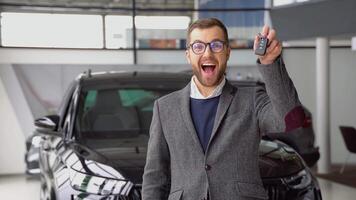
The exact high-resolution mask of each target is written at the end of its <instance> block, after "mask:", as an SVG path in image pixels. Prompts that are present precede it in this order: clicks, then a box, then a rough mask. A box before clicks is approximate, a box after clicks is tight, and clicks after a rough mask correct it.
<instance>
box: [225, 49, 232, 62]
mask: <svg viewBox="0 0 356 200" xmlns="http://www.w3.org/2000/svg"><path fill="white" fill-rule="evenodd" d="M230 53H231V47H230V46H228V47H227V51H226V60H229V58H230Z"/></svg>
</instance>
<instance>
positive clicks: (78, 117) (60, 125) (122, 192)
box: [35, 72, 321, 200]
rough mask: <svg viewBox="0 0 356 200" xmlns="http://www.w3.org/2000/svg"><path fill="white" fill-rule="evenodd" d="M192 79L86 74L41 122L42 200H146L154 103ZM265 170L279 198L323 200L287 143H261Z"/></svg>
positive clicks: (166, 75)
mask: <svg viewBox="0 0 356 200" xmlns="http://www.w3.org/2000/svg"><path fill="white" fill-rule="evenodd" d="M190 77H191V76H190V75H189V74H186V73H179V74H178V73H174V74H173V73H172V74H169V73H137V72H133V73H128V72H127V73H113V72H111V73H90V72H89V73H85V74H82V75H80V76H79V77H78V78H77V79H76V80H75V81H74V82H73V83H72V84H71V86H70V88H69V90H68V92H67V93H66V95H65V97H64V99H63V103H62V105H61V106H60V109H59V112H58V115H51V116H46V117H43V118H40V119H37V120H36V121H35V125H36V127H37V129H36V131H35V132H36V133H38V134H42V135H44V137H43V138H44V141H43V142H41V147H40V148H41V149H40V158H39V161H40V169H41V199H45V200H47V199H60V200H62V199H63V200H64V199H65V200H67V199H117V200H121V199H124V200H140V199H141V184H142V175H143V170H144V165H145V161H146V153H147V142H148V138H149V127H150V122H151V118H152V111H153V103H154V100H155V99H157V98H159V97H161V96H163V95H165V94H168V93H170V92H172V91H174V90H178V89H180V88H183V87H184V86H185V85H186V84H187V83H188V82H189V81H190ZM233 84H235V85H238V86H239V87H255V86H256V83H247V82H234V83H233ZM260 172H261V176H262V179H263V183H264V187H265V188H266V190H267V191H268V194H269V199H271V200H280V199H288V200H297V199H298V200H299V199H300V200H302V199H303V200H312V199H313V200H314V199H315V200H319V199H321V194H320V189H319V186H318V182H317V180H316V179H315V177H314V176H313V174H312V173H311V172H310V170H309V168H308V167H307V165H306V164H305V162H304V161H303V159H302V158H301V157H300V156H299V154H298V153H297V152H296V151H295V150H294V149H292V148H291V147H289V146H288V145H286V144H285V143H282V142H280V141H278V140H273V139H270V138H267V140H265V139H264V140H262V141H261V143H260Z"/></svg>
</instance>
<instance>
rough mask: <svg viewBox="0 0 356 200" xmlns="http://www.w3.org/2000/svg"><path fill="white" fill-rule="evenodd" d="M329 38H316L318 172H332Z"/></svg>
mask: <svg viewBox="0 0 356 200" xmlns="http://www.w3.org/2000/svg"><path fill="white" fill-rule="evenodd" d="M329 60H330V53H329V39H328V38H325V37H319V38H317V39H316V140H317V145H318V146H319V148H320V149H319V150H320V160H319V162H318V173H321V174H324V173H329V172H330V163H331V159H330V158H331V153H330V114H329V113H330V112H329V111H330V106H329V105H330V103H329V102H330V100H329V99H330V95H329V91H330V86H329V83H330V81H329V77H330V69H329V68H330V67H329Z"/></svg>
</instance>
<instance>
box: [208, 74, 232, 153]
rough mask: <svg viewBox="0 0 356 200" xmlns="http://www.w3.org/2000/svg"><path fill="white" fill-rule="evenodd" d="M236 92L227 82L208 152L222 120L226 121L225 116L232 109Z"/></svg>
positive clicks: (221, 97)
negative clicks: (231, 105)
mask: <svg viewBox="0 0 356 200" xmlns="http://www.w3.org/2000/svg"><path fill="white" fill-rule="evenodd" d="M236 90H237V88H235V87H233V86H232V85H231V84H230V83H229V82H228V81H226V83H225V86H224V88H223V91H222V93H221V96H220V100H219V105H218V108H217V111H216V115H215V121H214V126H213V131H212V133H211V136H210V140H209V143H208V147H207V150H206V151H208V149H209V145H210V143H211V141H212V140H213V138H214V136H215V135H216V132H217V130H218V128H219V126H220V124H221V122H222V120H223V119H224V116H225V114H226V112H227V110H228V108H229V107H230V104H231V102H232V99H233V97H234V95H235V93H236Z"/></svg>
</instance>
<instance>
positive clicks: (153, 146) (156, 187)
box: [142, 101, 170, 200]
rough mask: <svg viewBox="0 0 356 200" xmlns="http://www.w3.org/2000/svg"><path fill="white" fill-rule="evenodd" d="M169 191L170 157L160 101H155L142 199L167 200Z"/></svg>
mask: <svg viewBox="0 0 356 200" xmlns="http://www.w3.org/2000/svg"><path fill="white" fill-rule="evenodd" d="M169 191H170V155H169V149H168V145H167V142H166V139H165V137H164V134H163V130H162V125H161V120H160V116H159V107H158V101H155V103H154V107H153V117H152V122H151V127H150V138H149V140H148V148H147V158H146V166H145V170H144V174H143V183H142V199H143V200H163V199H164V200H166V199H167V198H168V195H169Z"/></svg>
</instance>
